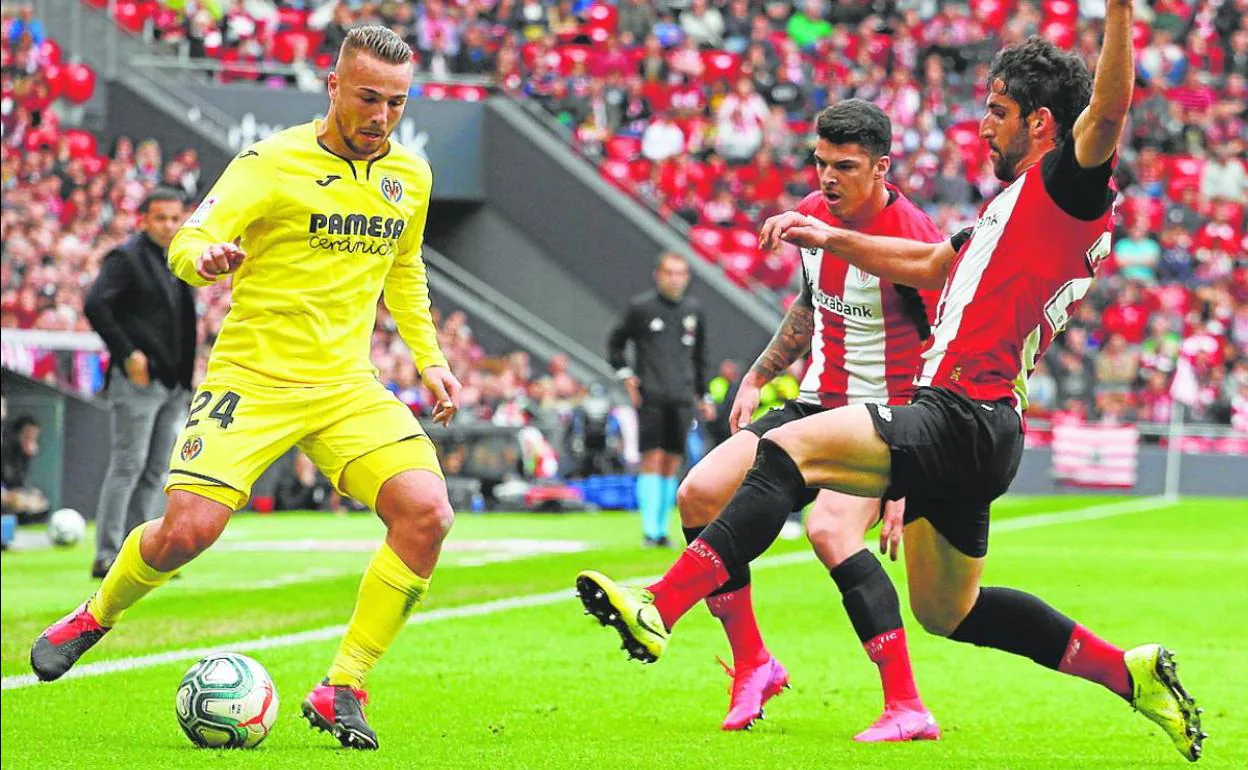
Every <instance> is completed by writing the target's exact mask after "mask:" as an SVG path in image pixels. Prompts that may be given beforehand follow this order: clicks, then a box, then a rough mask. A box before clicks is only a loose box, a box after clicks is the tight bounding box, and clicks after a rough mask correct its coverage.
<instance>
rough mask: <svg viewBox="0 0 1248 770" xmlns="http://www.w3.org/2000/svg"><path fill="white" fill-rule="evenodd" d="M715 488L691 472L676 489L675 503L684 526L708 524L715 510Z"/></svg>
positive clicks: (713, 516)
mask: <svg viewBox="0 0 1248 770" xmlns="http://www.w3.org/2000/svg"><path fill="white" fill-rule="evenodd" d="M715 498H716V494H715V490H714V489H712V488H711V486H710V485H709V484H707V483H706V482H705V481H704V480H703V479H702V477H701V476H700V475H699V474H697V473H691V474H689V475H688V476H686V477H685V480H684V481H682V482H680V486H679V487H678V488H677V489H676V505H677V507H679V508H680V521H681V523H682V524H683V525H684V526H686V527H697V526H704V525H706V524H710V523H711V520H712V519H714V518H715V514H716V513H717V511H716V510H715V505H716V502H717V501H716V499H715Z"/></svg>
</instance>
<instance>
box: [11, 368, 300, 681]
mask: <svg viewBox="0 0 1248 770" xmlns="http://www.w3.org/2000/svg"><path fill="white" fill-rule="evenodd" d="M302 428H303V420H302V407H301V405H300V404H299V403H297V402H294V401H291V400H290V399H289V392H288V389H281V388H261V387H254V386H246V385H239V384H236V383H230V384H226V383H222V382H205V383H204V384H203V385H202V386H201V387H200V389H199V390H198V391H197V393H196V394H195V398H194V399H193V401H192V404H191V414H190V417H189V419H188V420H187V423H186V426H185V427H184V428H183V429H182V433H181V435H180V436H179V437H178V440H177V442H176V443H175V445H174V450H173V457H172V459H171V460H170V464H169V476H168V478H167V480H166V482H165V491H166V493H167V494H168V502H167V504H166V508H165V513H164V515H163V516H162V517H160V518H157V519H153V520H152V521H149V522H146V523H144V524H143V525H141V526H139V527H136V528H135V529H134V530H132V531H131V532H130V534H129V535H128V536H127V537H126V539H125V540H124V541H123V542H122V546H121V551H120V552H119V553H118V555H117V558H116V560H114V562H113V565H112V567H111V568H110V569H109V571H108V574H107V575H105V577H104V580H103V581H102V582H101V583H100V587H99V588H98V589H97V590H96V592H95V594H94V595H92V596H91V597H90V599H88V600H87V601H86V602H84V603H83V604H82V605H80V606H79V607H78V608H77V609H76V610H74V611H73V612H71V613H70V614H69V615H67V616H65V617H64V618H62V619H61V620H60V621H58V622H57V623H55V624H53V625H52V626H50V627H49V628H48V629H46V630H45V631H44V632H43V633H42V634H41V635H40V636H39V638H38V639H36V640H35V643H34V645H33V646H32V647H31V652H30V662H31V667H32V668H33V669H34V671H35V674H36V675H37V676H38V677H39V678H40V679H43V680H45V681H47V680H52V679H57V678H59V677H60V676H62V675H64V674H65V672H66V671H68V670H69V669H70V668H71V667H72V666H73V665H74V664H75V663H76V662H77V661H78V659H79V658H81V657H82V655H83V654H84V653H85V652H86V651H87V650H88V649H90V648H91V647H92V646H94V645H95V643H96V642H98V641H99V640H100V638H102V637H103V636H104V634H105V633H107V632H108V630H109V629H111V628H112V627H113V626H114V625H115V624H116V623H117V622H118V621H120V620H121V617H122V615H123V613H124V612H125V611H126V610H127V609H129V608H130V607H131V606H133V605H134V604H135V603H136V602H138V601H139V600H140V599H142V598H143V597H144V596H146V595H147V594H149V593H151V592H152V591H153V590H155V589H156V588H158V587H159V586H161V585H163V584H164V583H166V582H167V581H168V580H169V579H170V578H171V577H172V576H173V574H174V573H175V572H176V571H177V570H178V569H180V568H181V567H182V566H184V565H185V564H187V563H188V562H190V561H191V560H192V559H194V558H195V557H196V556H198V555H199V554H200V553H202V552H203V551H204V550H205V549H207V548H208V547H209V546H211V545H212V544H213V543H214V542H216V540H217V538H218V537H220V535H221V532H222V531H223V530H224V529H225V525H226V523H227V522H228V521H229V518H230V515H231V514H232V513H233V512H234V511H236V510H238V509H239V508H241V507H242V506H243V504H245V503H246V502H247V499H248V497H249V496H250V493H251V487H252V484H254V483H255V481H256V479H257V478H259V477H260V474H261V473H263V472H264V469H265V468H267V467H268V466H269V465H270V464H272V463H273V461H274V460H276V459H277V458H278V457H280V456H281V455H282V454H283V453H285V451H286V450H287V449H289V448H290V446H291V445H292V444H293V443H294V442H295V440H296V439H298V437H299V433H300V431H301V430H302Z"/></svg>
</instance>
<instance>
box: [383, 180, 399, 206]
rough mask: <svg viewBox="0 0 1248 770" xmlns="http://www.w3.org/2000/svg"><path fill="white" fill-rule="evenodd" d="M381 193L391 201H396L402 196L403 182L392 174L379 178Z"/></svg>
mask: <svg viewBox="0 0 1248 770" xmlns="http://www.w3.org/2000/svg"><path fill="white" fill-rule="evenodd" d="M381 194H382V197H384V198H385V199H386V200H388V201H390V202H391V203H398V202H399V201H400V200H402V198H403V183H402V182H400V181H399V180H398V179H395V178H394V177H392V176H383V177H382V178H381Z"/></svg>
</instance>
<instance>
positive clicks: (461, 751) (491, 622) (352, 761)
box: [0, 497, 1248, 770]
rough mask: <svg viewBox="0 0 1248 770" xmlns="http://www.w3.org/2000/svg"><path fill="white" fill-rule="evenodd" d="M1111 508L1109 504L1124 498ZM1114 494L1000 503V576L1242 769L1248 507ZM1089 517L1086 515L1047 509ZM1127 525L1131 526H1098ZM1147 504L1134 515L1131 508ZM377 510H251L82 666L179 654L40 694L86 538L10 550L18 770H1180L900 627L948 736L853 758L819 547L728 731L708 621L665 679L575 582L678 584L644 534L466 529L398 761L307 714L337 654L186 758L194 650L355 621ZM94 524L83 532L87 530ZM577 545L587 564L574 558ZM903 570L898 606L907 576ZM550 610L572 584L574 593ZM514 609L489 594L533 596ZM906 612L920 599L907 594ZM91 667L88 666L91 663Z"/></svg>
mask: <svg viewBox="0 0 1248 770" xmlns="http://www.w3.org/2000/svg"><path fill="white" fill-rule="evenodd" d="M1111 502H1112V501H1111ZM1106 504H1107V499H1106V498H1079V497H1064V498H1028V499H1019V498H1007V499H1005V500H1003V501H1001V502H1000V503H999V504H998V505H997V506H996V508H995V510H994V525H995V527H996V529H995V530H994V536H993V539H992V545H991V550H990V557H989V561H988V568H987V572H986V575H985V582H986V583H988V584H1000V585H1009V586H1013V587H1017V588H1021V589H1027V590H1032V591H1034V592H1036V593H1038V594H1039V595H1040V596H1042V597H1043V598H1045V599H1046V600H1048V601H1050V602H1051V603H1053V604H1054V605H1055V606H1057V607H1058V608H1059V609H1061V610H1063V611H1065V612H1066V613H1067V614H1069V615H1071V616H1072V617H1074V618H1076V619H1078V620H1079V621H1081V622H1083V623H1084V624H1086V625H1088V626H1089V627H1091V628H1092V629H1093V630H1094V631H1096V632H1097V633H1099V634H1101V635H1102V636H1105V637H1106V638H1108V639H1110V640H1111V641H1114V642H1116V643H1118V644H1120V645H1123V646H1133V645H1136V644H1141V643H1145V642H1150V641H1160V642H1162V643H1164V644H1166V645H1167V646H1169V647H1171V648H1172V649H1174V650H1176V651H1177V652H1178V653H1179V660H1180V673H1181V674H1182V676H1183V679H1184V683H1185V684H1186V685H1187V686H1188V688H1189V689H1190V690H1191V691H1192V692H1193V693H1194V695H1195V696H1196V698H1197V700H1198V701H1199V702H1200V704H1201V705H1202V706H1203V707H1204V709H1205V725H1206V729H1207V730H1208V732H1209V733H1211V735H1212V737H1211V738H1210V739H1209V740H1208V741H1207V742H1206V748H1205V758H1204V759H1202V760H1201V762H1200V763H1199V765H1198V766H1199V767H1225V768H1232V767H1234V768H1244V767H1248V673H1246V671H1248V501H1246V500H1243V499H1239V500H1203V499H1188V500H1184V501H1182V502H1179V503H1158V504H1157V505H1156V506H1155V507H1153V508H1151V509H1148V508H1147V507H1146V506H1130V505H1129V506H1128V507H1127V508H1126V509H1121V508H1120V509H1112V508H1111V509H1106V508H1105V507H1104V506H1105V505H1106ZM1077 509H1084V510H1090V511H1091V512H1090V513H1089V514H1088V515H1086V516H1082V517H1080V516H1068V515H1061V516H1054V517H1047V518H1028V517H1034V516H1036V515H1037V514H1043V513H1055V512H1067V511H1072V510H1077ZM1107 510H1108V512H1109V513H1113V514H1116V515H1109V516H1107V515H1104V514H1105V513H1106V511H1107ZM1124 510H1125V511H1128V512H1123V511H1124ZM381 532H382V530H381V526H380V524H378V523H377V522H376V521H375V520H373V519H371V518H369V517H366V516H358V515H357V516H352V517H334V516H330V515H326V514H321V515H303V514H299V515H288V514H282V515H274V516H252V515H248V516H239V517H238V519H237V520H236V521H234V522H233V523H232V524H231V527H230V529H229V530H227V533H226V536H225V537H224V538H223V539H222V541H221V542H220V543H219V544H218V546H217V547H215V548H214V549H213V550H211V551H209V553H207V554H206V555H205V556H203V557H202V558H201V559H200V560H199V561H197V562H196V563H194V564H192V565H190V566H189V567H188V568H187V569H186V570H185V575H184V579H182V580H179V581H175V582H174V583H172V584H170V585H169V586H167V587H165V588H162V589H161V590H159V591H157V592H156V593H154V594H153V595H152V596H151V597H149V598H148V599H147V600H146V601H144V602H143V603H141V604H139V605H138V606H137V607H136V608H135V609H133V610H131V612H130V613H129V615H128V616H127V618H126V620H125V622H124V623H122V624H121V625H120V626H119V627H118V628H117V629H116V630H114V631H113V632H112V633H111V634H110V635H109V636H108V637H107V638H106V639H105V640H104V641H103V642H102V643H101V644H100V646H99V647H97V648H96V649H95V650H93V651H92V652H91V653H89V654H88V656H87V657H86V658H85V659H84V661H83V663H84V664H86V663H99V662H101V661H110V660H111V661H125V660H129V659H133V658H134V657H136V656H141V655H148V654H152V653H160V652H170V653H172V654H171V656H170V657H172V658H174V659H173V660H169V661H168V662H164V663H161V664H158V665H151V666H147V667H141V668H135V669H132V670H125V671H114V672H111V673H108V672H103V673H101V672H98V670H97V671H96V672H94V673H93V674H92V675H90V676H83V677H80V678H77V679H69V680H64V681H60V682H56V683H53V684H42V685H37V686H23V685H24V684H25V681H26V680H24V679H21V678H17V677H22V676H23V675H25V674H27V673H28V671H29V668H28V663H27V659H26V656H27V649H28V645H29V643H30V641H31V640H32V639H33V637H34V636H35V634H37V633H38V632H39V631H40V630H41V629H42V628H43V627H44V626H45V625H46V624H47V623H49V622H50V621H52V620H54V619H55V618H57V617H59V616H60V615H61V614H63V613H64V612H66V611H68V610H69V609H71V608H72V607H73V606H74V605H75V604H77V603H78V602H80V601H82V600H83V599H84V598H85V597H86V596H87V594H89V593H90V591H91V590H92V588H93V585H94V584H93V583H92V582H90V581H89V580H88V579H87V577H86V574H87V571H88V565H89V561H90V558H91V553H90V548H89V547H88V545H86V544H83V545H80V546H79V547H77V548H74V549H69V550H39V551H27V552H16V553H5V554H4V555H3V558H2V560H0V579H2V585H3V602H2V603H0V607H2V608H0V630H2V631H3V633H2V634H0V651H2V666H0V668H2V673H3V676H4V691H3V706H2V709H3V710H2V719H0V725H2V736H0V737H2V742H0V746H2V748H0V761H2V764H3V767H4V768H62V767H64V768H70V767H96V768H101V767H102V768H118V769H121V768H197V767H214V768H226V767H229V768H233V767H245V768H314V767H370V768H373V767H375V768H390V767H394V768H399V767H403V768H410V767H429V768H451V767H455V768H459V767H464V768H502V767H517V768H542V770H549V769H550V768H647V769H654V768H666V767H707V768H716V770H721V769H723V768H751V769H753V768H760V767H775V768H814V767H818V768H838V767H846V768H874V767H882V768H885V767H896V768H927V767H933V768H937V767H964V768H1046V769H1047V768H1071V767H1089V768H1142V767H1154V766H1171V767H1179V766H1183V765H1186V764H1187V763H1186V762H1184V760H1183V759H1182V758H1181V757H1180V756H1179V754H1178V753H1177V752H1176V751H1175V750H1174V749H1173V748H1172V746H1171V745H1170V743H1169V741H1168V740H1167V739H1166V738H1165V737H1164V736H1163V735H1162V734H1161V732H1160V731H1159V730H1158V729H1156V728H1154V727H1153V726H1152V724H1151V723H1149V722H1147V721H1146V720H1144V719H1143V718H1142V717H1140V716H1138V715H1136V714H1133V713H1132V712H1131V709H1130V708H1129V707H1127V706H1126V705H1125V704H1124V703H1122V702H1121V701H1119V700H1118V699H1116V698H1114V697H1113V696H1111V695H1109V694H1107V693H1106V692H1104V691H1102V690H1100V689H1099V688H1097V687H1095V686H1094V685H1090V684H1088V683H1086V682H1082V681H1078V680H1074V679H1071V678H1069V677H1065V676H1061V675H1059V674H1055V673H1053V672H1051V671H1047V670H1044V669H1041V668H1039V667H1037V666H1035V665H1033V664H1032V663H1030V662H1029V661H1026V660H1022V659H1017V658H1013V657H1011V656H1008V655H1005V654H1003V653H999V652H996V651H991V650H981V649H977V648H973V647H968V646H966V645H959V644H955V643H952V642H949V641H946V640H943V639H937V638H934V637H930V636H928V635H926V634H924V633H923V632H922V630H921V629H919V628H918V626H917V624H916V623H915V622H914V620H913V618H912V616H910V614H909V611H908V610H906V611H904V613H903V614H904V616H905V619H906V623H907V630H908V633H909V638H910V649H911V653H912V656H913V658H914V667H915V672H916V676H917V678H918V682H919V687H920V689H921V692H922V694H923V696H924V699H925V700H926V702H927V704H928V705H929V706H930V707H931V709H932V710H933V712H934V713H935V715H936V717H937V719H938V720H939V722H940V724H941V727H942V728H943V730H944V739H943V740H941V741H939V742H935V743H919V744H903V745H885V746H880V745H876V746H860V745H856V744H854V743H853V742H852V740H851V737H852V736H853V734H854V733H856V732H857V731H858V730H860V729H862V728H863V727H865V726H866V725H867V724H869V723H870V722H871V721H872V720H873V719H874V718H875V717H876V716H877V714H878V711H879V708H880V695H879V689H878V679H877V675H876V671H875V667H874V666H873V665H871V663H870V662H868V661H867V659H866V657H865V655H864V653H863V652H862V650H861V649H860V648H859V645H858V643H857V639H856V638H855V636H854V634H853V631H852V629H851V628H850V625H849V622H848V620H847V619H846V618H845V615H844V612H843V610H842V609H841V603H840V597H839V594H838V593H837V591H836V588H835V586H834V585H833V584H832V582H831V580H830V579H829V578H828V577H827V574H826V573H825V572H824V571H823V570H822V569H821V568H820V567H819V565H818V563H817V562H815V561H814V560H813V558H805V557H803V556H802V555H801V554H809V546H808V545H807V544H806V543H805V542H804V541H796V542H785V541H781V542H779V543H777V545H776V546H775V547H774V548H773V549H772V551H771V552H770V553H769V554H768V555H767V556H766V557H764V560H763V561H762V562H761V566H760V568H759V569H757V571H756V572H755V599H756V605H757V607H758V613H759V617H760V621H761V624H762V627H763V631H764V635H765V638H766V640H767V642H768V646H769V647H770V649H771V650H772V652H774V653H775V654H776V655H777V657H779V658H780V659H781V660H783V661H784V662H785V664H786V665H787V666H788V668H789V671H790V673H791V675H792V678H793V689H792V690H790V691H789V692H787V693H785V694H784V695H782V696H780V697H779V698H777V699H776V700H774V701H772V703H771V704H770V705H769V706H768V709H767V718H766V720H764V721H763V722H761V723H760V724H759V725H758V726H757V727H756V729H755V730H753V731H752V732H749V733H741V734H725V733H721V732H720V731H719V729H718V728H719V723H720V720H721V719H722V718H723V715H724V712H725V710H726V707H727V700H728V696H727V686H728V679H727V677H725V676H724V674H723V673H722V672H721V670H720V668H719V666H718V664H717V663H716V662H715V656H716V655H721V656H724V657H725V658H727V657H728V649H727V643H726V641H725V639H724V637H723V635H722V632H721V631H720V629H719V627H718V624H717V623H716V622H715V621H714V619H713V618H711V617H710V616H709V615H708V614H707V613H706V611H705V610H704V609H701V608H698V609H695V610H694V611H693V612H692V613H690V616H689V617H688V618H687V619H686V621H685V622H683V623H682V624H681V625H680V627H679V628H678V629H677V632H676V634H675V636H674V638H673V641H672V644H671V646H670V647H669V650H668V654H667V655H666V656H665V657H664V659H663V660H662V661H660V662H659V663H657V664H655V665H653V666H645V667H643V666H641V665H640V664H637V663H632V662H629V661H627V660H626V659H625V657H624V653H623V652H621V651H620V650H619V649H618V646H619V645H618V639H617V638H616V637H615V635H614V634H613V633H611V632H609V631H607V630H604V629H600V628H599V627H598V626H597V625H596V624H595V623H594V622H592V621H591V620H590V619H589V618H587V617H584V616H583V615H582V614H581V611H580V606H579V604H578V603H577V602H576V601H575V599H574V598H573V587H572V583H573V578H574V576H575V574H576V572H577V571H578V570H579V569H582V568H586V567H592V568H595V569H600V570H602V571H604V572H606V573H607V574H610V575H612V576H616V577H628V576H638V577H640V576H647V575H656V574H658V573H660V572H661V571H662V570H663V568H665V567H666V566H667V565H668V564H669V563H670V562H671V561H672V559H674V557H675V555H676V553H675V552H674V551H659V552H656V551H644V550H641V549H640V547H639V545H638V540H639V536H638V526H637V522H636V518H635V517H632V516H628V515H625V514H609V513H607V514H599V515H574V516H527V515H524V516H522V515H514V516H513V515H506V516H485V515H482V516H472V515H463V516H461V517H460V520H459V521H458V522H457V524H456V528H455V531H454V532H453V533H452V535H451V539H450V541H448V545H449V547H448V550H447V552H446V553H445V554H444V563H443V565H442V566H441V567H440V568H439V570H438V572H437V574H436V575H435V576H434V580H433V586H432V590H431V593H430V597H429V600H428V602H427V603H426V605H425V607H424V609H423V610H421V611H420V613H418V615H421V614H423V615H425V616H427V617H426V618H424V619H423V620H422V621H421V622H417V623H415V624H413V625H412V626H410V627H409V628H407V629H405V630H404V632H403V634H402V635H401V636H400V637H399V640H398V642H397V643H396V645H395V647H394V648H393V649H392V650H391V651H390V653H389V654H388V655H387V656H386V657H385V658H384V659H383V660H382V662H381V664H380V665H379V666H378V668H377V669H376V671H375V672H374V673H373V675H372V677H371V679H370V682H369V689H370V691H371V695H372V704H371V706H370V707H369V710H368V714H369V717H370V719H371V721H372V723H373V726H374V727H375V728H376V729H377V731H378V733H379V735H380V738H381V751H379V752H376V753H369V754H362V753H350V752H347V751H345V750H342V749H339V748H338V747H337V743H336V742H335V741H334V740H333V739H332V738H330V737H329V736H328V735H326V734H323V733H319V732H313V731H311V730H310V729H309V728H308V726H307V725H306V724H305V723H304V722H303V720H302V719H301V718H300V717H299V703H300V701H301V700H302V699H303V696H304V695H305V693H306V692H307V690H308V689H309V688H310V687H311V686H312V684H314V683H315V682H316V681H318V680H319V679H320V678H321V676H323V674H324V671H325V668H326V666H327V665H328V663H329V660H330V657H331V656H332V654H333V651H334V649H335V646H336V644H337V638H336V635H335V634H333V632H332V630H331V631H328V632H325V633H323V634H320V635H313V638H312V639H311V640H310V641H302V642H300V643H296V644H288V643H285V642H284V641H283V640H282V639H280V638H278V639H277V640H276V641H277V644H275V645H274V646H272V647H269V648H267V649H259V650H254V651H250V652H248V653H247V654H249V655H252V656H253V657H255V658H256V659H257V660H259V661H260V662H261V663H263V664H264V665H265V666H266V667H267V668H268V670H269V672H270V673H271V674H272V675H273V677H274V679H275V680H276V682H277V687H278V692H279V694H280V697H281V702H282V705H281V712H280V714H279V717H278V720H277V724H276V726H275V727H274V730H273V734H272V735H271V736H270V737H269V739H268V741H267V742H265V743H264V744H263V745H262V746H261V747H259V748H258V749H256V750H253V751H233V752H230V751H208V750H200V749H195V748H193V747H192V746H191V745H190V743H189V742H188V741H187V740H186V738H185V737H184V736H183V735H182V734H181V732H180V731H179V730H178V726H177V722H176V719H175V717H174V710H173V699H174V691H175V689H176V687H177V684H178V681H179V679H180V678H181V675H182V672H183V671H184V670H185V669H186V668H187V667H188V666H189V665H190V664H191V663H192V662H193V661H194V657H185V656H180V653H179V652H178V651H180V650H193V649H196V648H205V647H214V646H215V647H221V648H225V649H229V648H230V647H231V645H232V644H238V643H240V642H246V641H252V640H256V639H259V638H262V637H270V638H273V637H282V635H286V634H292V633H296V632H302V631H309V630H313V629H323V628H327V627H333V626H336V625H339V624H342V623H345V622H346V620H347V618H348V616H349V614H350V611H351V605H352V602H353V600H354V596H355V590H356V585H357V583H358V579H359V574H360V571H361V570H362V568H363V566H364V564H365V563H366V561H367V560H368V558H369V552H370V550H371V545H370V541H372V542H375V541H376V540H377V539H378V538H379V537H380V535H381ZM89 537H90V533H89V534H88V538H89ZM577 548H580V549H583V550H580V551H576V550H574V549H577ZM887 566H888V570H889V572H890V574H891V575H892V576H893V578H894V580H895V581H896V582H897V583H898V586H899V590H901V592H902V593H903V596H904V592H905V589H904V572H903V570H902V568H901V565H900V563H898V564H888V565H887ZM555 592H557V593H555ZM534 596H536V597H537V598H536V599H531V600H529V601H528V603H527V604H526V603H523V602H519V603H516V604H519V605H520V606H511V605H509V604H506V603H503V604H498V603H495V604H486V605H485V608H486V610H489V611H486V612H480V611H478V610H471V611H459V612H451V611H449V610H452V609H453V608H465V607H474V606H478V607H479V606H480V605H483V604H484V603H486V602H491V601H493V600H501V599H508V598H515V597H534ZM902 603H903V606H904V605H905V601H904V599H903V602H902ZM80 665H81V664H80Z"/></svg>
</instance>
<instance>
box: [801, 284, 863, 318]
mask: <svg viewBox="0 0 1248 770" xmlns="http://www.w3.org/2000/svg"><path fill="white" fill-rule="evenodd" d="M811 299H813V300H814V301H815V304H816V305H818V306H819V307H821V308H823V309H824V310H827V311H828V312H829V313H836V314H837V315H840V316H845V317H846V318H874V317H875V314H874V312H873V310H874V309H873V308H872V307H871V306H869V305H855V304H853V303H852V302H846V301H845V300H843V299H841V298H840V297H838V296H836V295H834V294H828V293H827V292H825V291H824V290H823V289H815V290H814V291H813V292H811Z"/></svg>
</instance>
